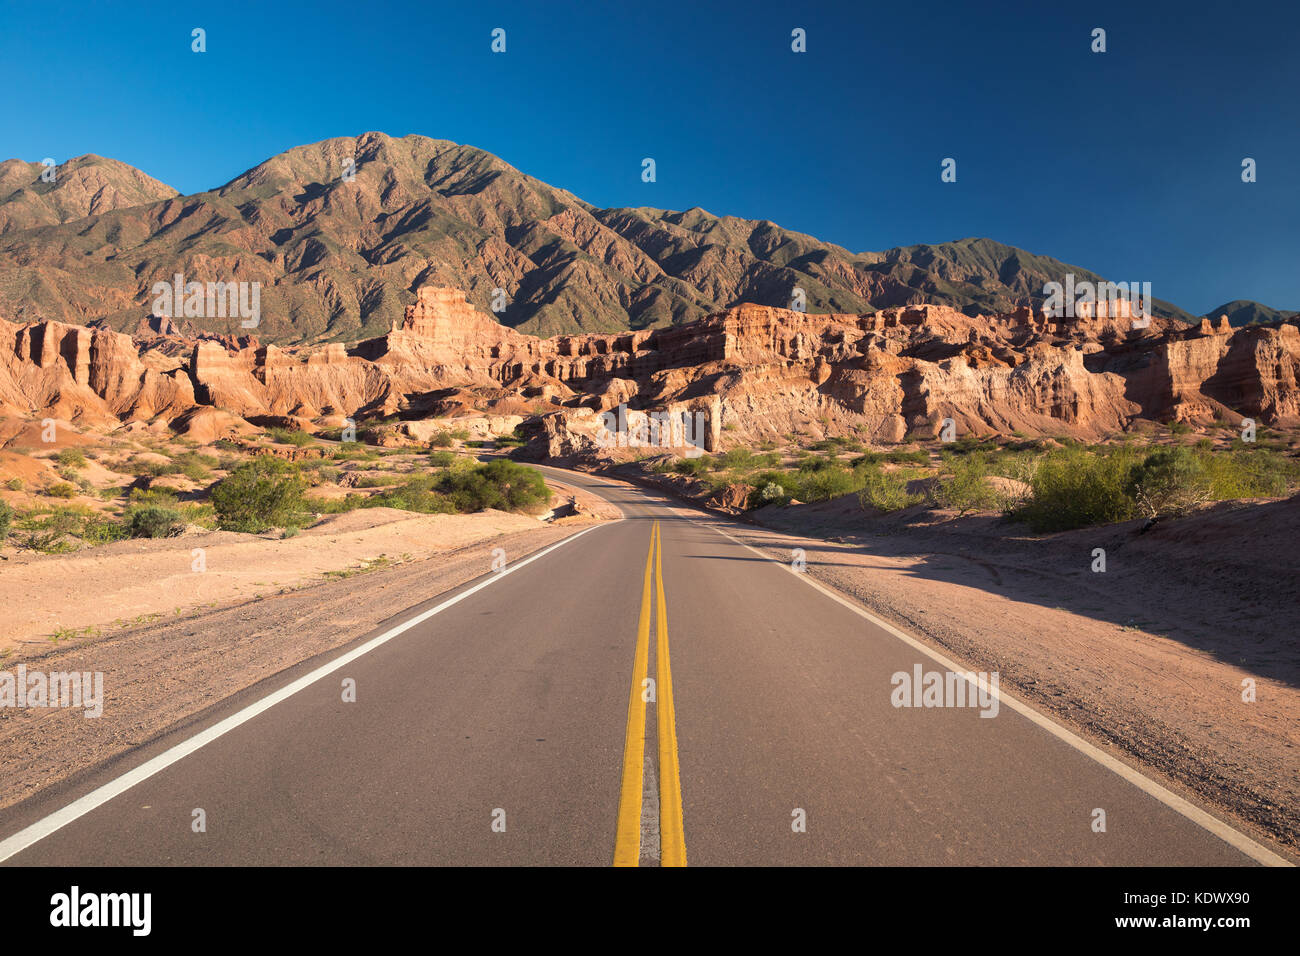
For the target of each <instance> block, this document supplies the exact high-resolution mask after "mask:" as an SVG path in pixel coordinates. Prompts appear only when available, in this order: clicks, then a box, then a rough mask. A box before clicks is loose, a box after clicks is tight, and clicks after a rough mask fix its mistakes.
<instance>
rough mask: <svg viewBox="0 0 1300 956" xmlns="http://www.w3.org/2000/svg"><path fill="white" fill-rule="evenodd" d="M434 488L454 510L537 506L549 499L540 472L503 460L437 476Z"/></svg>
mask: <svg viewBox="0 0 1300 956" xmlns="http://www.w3.org/2000/svg"><path fill="white" fill-rule="evenodd" d="M436 482H437V485H436V487H437V490H438V491H441V492H442V493H443V494H446V495H447V496H448V497H449V498H450V499H451V500H452V502H453V503H454V505H455V507H456V510H457V511H481V510H483V509H484V508H497V509H500V510H502V511H528V510H533V509H537V508H539V507H540V506H542V505H545V504H546V503H547V502H549V501H550V500H551V492H550V490H549V489H548V488H547V487H546V480H545V479H544V478H543V477H542V476H541V473H540V472H537V471H534V470H533V469H532V468H525V467H524V466H523V465H519V464H516V463H515V462H513V461H509V460H507V459H504V458H502V459H498V460H496V461H490V462H488V463H487V464H485V465H477V466H475V467H474V468H471V469H464V470H452V471H448V472H445V473H444V474H441V475H439V476H437V478H436Z"/></svg>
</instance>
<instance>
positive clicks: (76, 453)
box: [55, 448, 86, 468]
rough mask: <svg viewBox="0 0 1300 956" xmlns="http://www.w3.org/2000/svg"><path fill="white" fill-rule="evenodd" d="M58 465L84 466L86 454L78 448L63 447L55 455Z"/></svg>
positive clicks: (67, 466) (68, 466)
mask: <svg viewBox="0 0 1300 956" xmlns="http://www.w3.org/2000/svg"><path fill="white" fill-rule="evenodd" d="M55 457H56V459H57V460H58V462H59V464H60V465H63V466H64V467H66V468H85V467H86V454H85V452H83V451H82V450H81V449H80V448H64V449H61V450H60V451H59V453H58V455H56V456H55Z"/></svg>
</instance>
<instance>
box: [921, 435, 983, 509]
mask: <svg viewBox="0 0 1300 956" xmlns="http://www.w3.org/2000/svg"><path fill="white" fill-rule="evenodd" d="M988 477H989V471H988V463H987V462H986V461H985V460H984V457H983V456H982V455H980V454H976V453H973V452H969V451H968V452H966V453H965V454H962V455H951V454H945V455H944V462H943V471H942V472H941V473H940V475H939V477H938V480H937V481H935V482H934V483H933V484H932V485H931V486H930V494H929V497H930V501H931V502H932V503H933V504H935V505H936V506H938V507H940V508H951V509H953V510H955V511H956V512H957V514H958V515H964V514H966V513H968V512H971V511H987V510H989V509H991V508H993V507H995V506H996V505H997V499H996V496H995V495H994V493H993V489H992V487H990V486H989V483H988Z"/></svg>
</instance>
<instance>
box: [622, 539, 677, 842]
mask: <svg viewBox="0 0 1300 956" xmlns="http://www.w3.org/2000/svg"><path fill="white" fill-rule="evenodd" d="M652 576H653V580H654V596H655V602H654V605H655V638H656V639H655V664H656V667H655V674H656V680H655V684H656V686H655V695H654V697H655V713H656V714H657V715H658V728H657V730H658V734H657V736H658V741H659V845H660V851H659V864H660V866H685V865H686V836H685V834H684V832H683V830H682V781H681V767H680V766H679V764H678V760H677V721H676V719H675V715H674V712H673V673H672V667H671V666H670V663H669V658H668V607H667V601H666V600H665V598H664V572H663V545H662V543H661V535H660V531H659V522H658V521H656V522H655V523H654V525H653V526H652V528H651V530H650V551H649V553H648V554H647V555H646V559H645V580H644V582H643V584H642V587H641V615H640V617H639V618H638V620H637V631H636V651H635V653H634V655H633V658H632V690H631V693H630V694H629V695H628V702H627V735H626V738H625V740H624V743H623V785H622V790H621V792H620V793H619V799H618V829H617V836H616V838H615V841H614V865H615V866H638V865H639V864H640V857H641V800H642V793H643V791H644V787H645V723H646V721H645V708H646V697H647V695H646V692H645V691H646V682H647V681H646V679H647V676H648V675H647V671H648V670H649V663H650V596H651V588H650V583H651V578H652Z"/></svg>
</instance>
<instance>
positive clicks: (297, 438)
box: [266, 428, 316, 448]
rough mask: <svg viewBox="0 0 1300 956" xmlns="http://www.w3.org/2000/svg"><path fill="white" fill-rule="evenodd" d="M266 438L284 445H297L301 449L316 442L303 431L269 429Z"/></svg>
mask: <svg viewBox="0 0 1300 956" xmlns="http://www.w3.org/2000/svg"><path fill="white" fill-rule="evenodd" d="M266 436H267V437H268V438H270V439H271V440H272V441H275V442H279V443H280V444H282V445H296V446H298V447H299V448H303V447H305V446H306V445H310V444H312V443H313V442H314V441H315V440H316V439H314V438H313V437H312V436H311V435H308V434H307V433H306V432H305V431H303V430H302V429H297V430H290V429H288V428H268V429H266Z"/></svg>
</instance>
